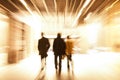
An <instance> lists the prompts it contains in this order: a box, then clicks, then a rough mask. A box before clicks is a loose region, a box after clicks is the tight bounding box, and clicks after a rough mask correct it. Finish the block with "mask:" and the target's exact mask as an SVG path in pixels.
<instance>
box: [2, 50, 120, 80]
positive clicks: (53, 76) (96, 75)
mask: <svg viewBox="0 0 120 80" xmlns="http://www.w3.org/2000/svg"><path fill="white" fill-rule="evenodd" d="M48 54H49V55H48V58H47V65H46V69H45V70H43V71H42V72H40V67H41V65H40V57H39V56H38V55H31V56H30V57H29V58H27V59H25V60H22V61H21V62H19V63H18V64H11V65H7V66H2V67H0V80H120V77H119V75H120V53H115V52H95V53H91V52H90V53H89V52H88V53H86V54H74V55H73V63H74V66H73V67H74V68H73V71H72V70H71V71H69V72H68V70H67V65H66V58H65V59H63V60H62V61H63V63H62V65H63V66H62V71H61V75H57V73H56V71H55V68H54V56H53V53H52V52H49V53H48Z"/></svg>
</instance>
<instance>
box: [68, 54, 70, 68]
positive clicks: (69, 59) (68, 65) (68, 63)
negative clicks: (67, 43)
mask: <svg viewBox="0 0 120 80" xmlns="http://www.w3.org/2000/svg"><path fill="white" fill-rule="evenodd" d="M69 60H70V55H67V68H68V69H69V67H70V65H69Z"/></svg>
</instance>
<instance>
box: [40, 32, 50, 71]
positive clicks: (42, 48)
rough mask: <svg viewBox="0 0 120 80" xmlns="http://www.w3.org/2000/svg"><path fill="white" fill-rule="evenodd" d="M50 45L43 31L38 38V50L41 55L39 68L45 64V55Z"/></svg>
mask: <svg viewBox="0 0 120 80" xmlns="http://www.w3.org/2000/svg"><path fill="white" fill-rule="evenodd" d="M49 47H50V43H49V40H48V39H47V38H45V37H44V33H43V32H42V33H41V39H39V40H38V50H39V55H40V56H41V66H42V67H41V69H44V67H45V65H46V57H47V56H48V54H47V51H48V49H49Z"/></svg>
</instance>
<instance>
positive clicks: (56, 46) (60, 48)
mask: <svg viewBox="0 0 120 80" xmlns="http://www.w3.org/2000/svg"><path fill="white" fill-rule="evenodd" d="M65 49H66V44H65V42H64V40H63V39H62V38H56V39H55V40H54V42H53V51H54V55H63V54H65Z"/></svg>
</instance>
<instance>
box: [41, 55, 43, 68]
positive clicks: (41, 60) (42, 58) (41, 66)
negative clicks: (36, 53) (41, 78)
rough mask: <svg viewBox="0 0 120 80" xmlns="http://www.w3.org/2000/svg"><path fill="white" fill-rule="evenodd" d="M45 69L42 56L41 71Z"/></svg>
mask: <svg viewBox="0 0 120 80" xmlns="http://www.w3.org/2000/svg"><path fill="white" fill-rule="evenodd" d="M43 69H44V57H43V56H42V55H41V70H43Z"/></svg>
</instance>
